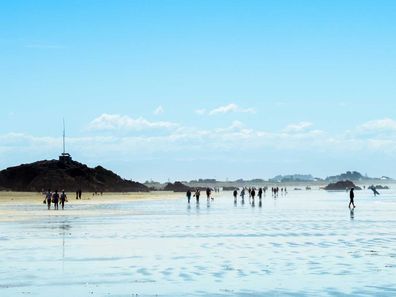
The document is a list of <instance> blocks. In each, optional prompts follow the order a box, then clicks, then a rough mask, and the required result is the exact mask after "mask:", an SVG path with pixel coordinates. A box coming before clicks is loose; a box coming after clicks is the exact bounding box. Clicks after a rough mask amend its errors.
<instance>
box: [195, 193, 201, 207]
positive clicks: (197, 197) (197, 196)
mask: <svg viewBox="0 0 396 297" xmlns="http://www.w3.org/2000/svg"><path fill="white" fill-rule="evenodd" d="M199 196H201V191H200V190H199V189H197V190H196V191H195V194H194V197H195V199H196V200H197V204H199Z"/></svg>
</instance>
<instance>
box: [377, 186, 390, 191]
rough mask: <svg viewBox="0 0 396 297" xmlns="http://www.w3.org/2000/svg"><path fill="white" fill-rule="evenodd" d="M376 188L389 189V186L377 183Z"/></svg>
mask: <svg viewBox="0 0 396 297" xmlns="http://www.w3.org/2000/svg"><path fill="white" fill-rule="evenodd" d="M375 188H376V189H377V190H389V187H388V186H382V185H376V186H375Z"/></svg>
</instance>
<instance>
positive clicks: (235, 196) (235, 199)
mask: <svg viewBox="0 0 396 297" xmlns="http://www.w3.org/2000/svg"><path fill="white" fill-rule="evenodd" d="M233 195H234V204H236V203H237V197H238V190H237V189H235V190H234V192H233Z"/></svg>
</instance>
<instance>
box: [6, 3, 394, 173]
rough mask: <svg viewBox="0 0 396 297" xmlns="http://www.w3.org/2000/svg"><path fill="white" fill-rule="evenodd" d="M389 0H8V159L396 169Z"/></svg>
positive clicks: (176, 166) (177, 167) (162, 169)
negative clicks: (64, 138) (64, 140)
mask: <svg viewBox="0 0 396 297" xmlns="http://www.w3.org/2000/svg"><path fill="white" fill-rule="evenodd" d="M394 36H396V2H394V1H375V2H374V1H282V0H280V1H232V0H231V1H166V0H164V1H7V2H6V1H3V2H2V3H1V4H0V65H1V67H0V100H1V106H2V108H1V109H0V168H5V167H7V166H12V165H16V164H20V163H27V162H31V161H35V160H38V159H52V158H56V157H57V155H58V154H59V152H60V150H61V142H60V141H61V139H60V136H61V133H62V117H65V118H66V122H67V133H68V135H69V140H68V151H69V152H70V153H71V154H72V156H73V157H74V159H77V160H79V161H81V162H83V163H87V164H88V165H91V166H94V165H98V164H101V165H104V166H105V167H108V168H109V169H112V170H114V171H116V172H117V173H119V174H120V175H122V176H123V177H126V178H133V179H136V180H140V181H144V180H146V179H151V178H152V179H156V180H161V181H164V180H167V179H168V178H169V179H170V180H177V179H182V180H185V179H192V178H201V177H214V178H218V179H225V178H230V179H234V178H240V177H242V178H253V177H261V178H268V177H272V176H274V175H277V174H286V173H312V174H314V175H317V176H327V175H332V174H336V173H339V172H341V171H344V170H360V171H362V172H363V173H368V174H369V175H390V176H393V177H396V169H395V167H394V166H393V164H394V163H395V161H396V157H395V156H396V154H395V153H396V139H395V137H396V114H395V113H396V100H395V93H396V92H395V91H396V84H395V82H396V41H395V38H394Z"/></svg>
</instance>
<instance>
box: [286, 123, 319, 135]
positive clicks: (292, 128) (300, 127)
mask: <svg viewBox="0 0 396 297" xmlns="http://www.w3.org/2000/svg"><path fill="white" fill-rule="evenodd" d="M312 125H313V124H312V123H310V122H299V123H296V124H290V125H288V126H286V128H285V129H283V132H285V133H300V132H303V131H306V130H307V129H309V128H311V127H312Z"/></svg>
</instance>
